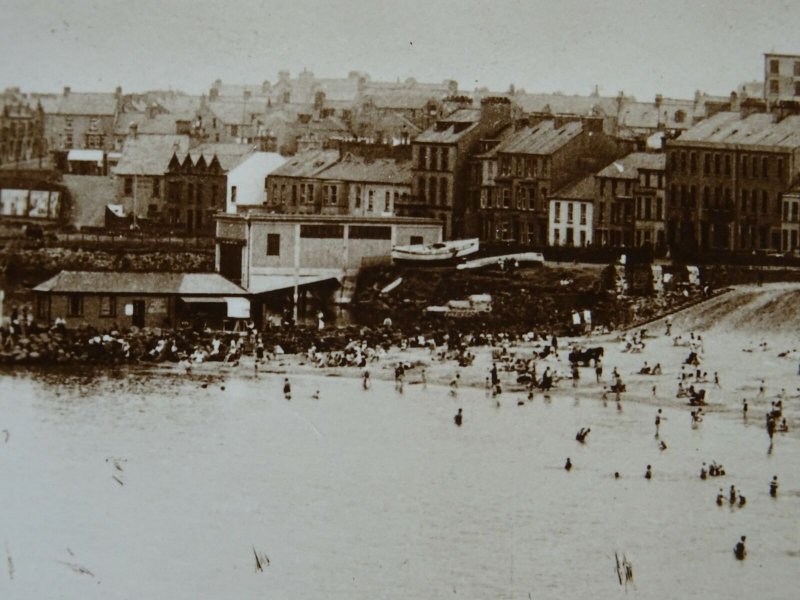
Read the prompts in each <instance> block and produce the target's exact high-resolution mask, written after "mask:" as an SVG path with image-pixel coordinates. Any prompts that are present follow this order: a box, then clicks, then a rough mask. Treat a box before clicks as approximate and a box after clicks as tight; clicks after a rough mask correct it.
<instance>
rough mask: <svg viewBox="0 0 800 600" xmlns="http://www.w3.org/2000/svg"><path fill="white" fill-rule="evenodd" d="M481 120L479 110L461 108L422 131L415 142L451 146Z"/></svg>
mask: <svg viewBox="0 0 800 600" xmlns="http://www.w3.org/2000/svg"><path fill="white" fill-rule="evenodd" d="M480 120H481V110H480V109H479V108H462V109H459V110H457V111H455V112H454V113H453V114H451V115H448V116H447V117H446V118H444V119H440V120H438V121H437V122H436V124H435V125H434V126H433V127H430V128H428V129H426V130H425V131H423V132H422V133H421V134H419V136H417V138H416V139H415V141H416V142H424V143H440V144H453V143H456V142H457V141H458V140H460V139H461V138H462V137H463V136H464V135H465V134H466V133H467V132H469V131H471V130H472V129H473V128H474V127H475V126H476V125H477V124H478V122H479V121H480Z"/></svg>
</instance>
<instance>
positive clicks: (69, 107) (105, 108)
mask: <svg viewBox="0 0 800 600" xmlns="http://www.w3.org/2000/svg"><path fill="white" fill-rule="evenodd" d="M42 108H43V109H44V112H45V113H46V114H53V115H101V116H113V115H114V114H116V112H117V97H116V95H115V94H103V93H82V92H70V93H69V94H67V95H66V96H63V95H62V96H56V97H54V98H50V97H48V98H42Z"/></svg>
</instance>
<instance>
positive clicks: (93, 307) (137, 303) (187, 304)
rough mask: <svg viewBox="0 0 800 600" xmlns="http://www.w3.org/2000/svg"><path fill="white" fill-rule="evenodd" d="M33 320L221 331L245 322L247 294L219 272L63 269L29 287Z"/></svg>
mask: <svg viewBox="0 0 800 600" xmlns="http://www.w3.org/2000/svg"><path fill="white" fill-rule="evenodd" d="M33 292H34V295H35V297H36V316H37V318H39V319H41V320H42V321H44V322H53V321H55V320H56V319H64V320H65V322H66V324H67V326H68V327H77V326H80V325H83V324H88V325H91V326H92V327H95V328H97V329H99V330H101V331H103V330H113V329H118V330H119V329H128V328H130V327H179V326H181V325H182V324H184V325H195V326H196V327H198V328H201V329H202V328H205V327H206V326H212V327H215V328H221V327H222V326H223V324H224V321H225V320H226V319H229V318H249V317H250V302H249V300H248V299H247V291H246V290H244V289H242V288H241V287H240V286H238V285H236V284H235V283H232V282H231V281H228V280H227V279H225V278H224V277H223V276H221V275H220V274H219V273H154V272H130V273H124V272H118V271H114V272H94V271H61V272H60V273H58V275H55V276H53V277H51V278H50V279H48V280H47V281H44V282H42V283H40V284H39V285H37V286H36V287H35V288H33Z"/></svg>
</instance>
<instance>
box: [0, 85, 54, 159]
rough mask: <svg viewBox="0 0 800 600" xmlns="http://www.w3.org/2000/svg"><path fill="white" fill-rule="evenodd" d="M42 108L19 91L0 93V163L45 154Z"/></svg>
mask: <svg viewBox="0 0 800 600" xmlns="http://www.w3.org/2000/svg"><path fill="white" fill-rule="evenodd" d="M45 148H46V142H45V139H44V111H43V110H42V106H41V104H39V103H34V102H32V101H30V100H29V99H28V98H26V97H25V96H23V95H22V94H20V93H19V91H18V90H17V89H6V90H5V91H4V92H2V93H0V165H2V164H6V163H13V162H23V161H27V160H31V159H34V158H40V157H42V156H44V154H45Z"/></svg>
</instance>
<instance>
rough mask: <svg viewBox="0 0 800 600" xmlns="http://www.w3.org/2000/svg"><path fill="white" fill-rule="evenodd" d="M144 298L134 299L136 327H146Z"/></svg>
mask: <svg viewBox="0 0 800 600" xmlns="http://www.w3.org/2000/svg"><path fill="white" fill-rule="evenodd" d="M144 310H145V308H144V300H134V301H133V319H132V321H133V325H134V326H135V327H144Z"/></svg>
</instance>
